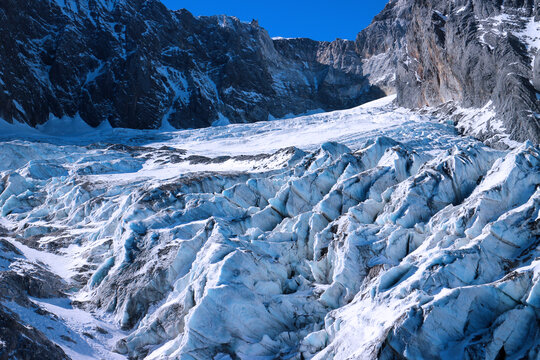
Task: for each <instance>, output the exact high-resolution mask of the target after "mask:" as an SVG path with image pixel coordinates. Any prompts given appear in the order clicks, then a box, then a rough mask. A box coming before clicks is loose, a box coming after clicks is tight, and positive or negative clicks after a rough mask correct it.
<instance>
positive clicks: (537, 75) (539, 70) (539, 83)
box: [533, 50, 540, 93]
mask: <svg viewBox="0 0 540 360" xmlns="http://www.w3.org/2000/svg"><path fill="white" fill-rule="evenodd" d="M533 85H534V88H535V89H536V92H537V93H540V50H539V51H538V53H537V54H536V56H535V58H534V65H533Z"/></svg>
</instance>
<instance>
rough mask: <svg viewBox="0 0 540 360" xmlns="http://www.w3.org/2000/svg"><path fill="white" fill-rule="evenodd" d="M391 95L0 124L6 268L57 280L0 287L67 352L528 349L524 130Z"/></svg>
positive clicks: (530, 185) (532, 232)
mask: <svg viewBox="0 0 540 360" xmlns="http://www.w3.org/2000/svg"><path fill="white" fill-rule="evenodd" d="M394 99H395V97H388V98H385V99H381V100H377V101H375V102H372V103H369V104H365V105H363V106H360V107H357V108H354V109H349V110H343V111H335V112H330V113H320V114H312V115H307V116H301V117H297V118H293V119H282V120H279V121H269V122H260V123H254V124H222V126H219V127H217V126H216V127H210V128H205V129H192V130H181V131H178V130H172V129H171V128H170V127H164V128H162V129H160V130H151V131H150V130H147V131H139V130H128V129H113V128H111V127H110V126H107V125H106V124H104V125H103V126H101V127H100V128H98V129H89V128H84V127H83V129H82V130H79V129H78V125H77V121H79V120H80V119H51V121H50V122H49V123H47V124H45V125H44V126H42V127H39V128H38V129H28V128H26V127H24V126H23V125H20V124H14V125H7V124H3V125H1V126H3V130H4V129H5V131H2V134H1V135H0V138H1V139H3V140H2V143H1V145H2V146H0V179H2V180H1V181H0V210H1V211H2V214H3V216H2V217H0V226H1V227H2V228H5V231H3V232H2V233H1V235H0V238H1V239H3V240H6V241H8V242H9V243H10V244H11V245H13V246H15V247H16V248H17V249H19V251H20V252H21V254H22V255H20V256H11V257H9V256H6V257H5V259H4V260H3V261H2V270H3V271H11V270H13V271H15V270H17V271H19V272H22V274H24V272H25V271H27V269H26V267H25V266H22V265H20V264H27V265H28V264H42V265H41V266H42V268H45V269H47V270H49V271H51V272H52V273H54V274H57V275H58V276H60V278H61V279H62V280H63V281H64V282H65V283H66V284H67V285H68V289H69V291H68V297H67V298H63V299H45V298H36V297H29V300H30V302H31V304H33V305H32V306H25V305H21V304H19V303H14V302H6V301H4V300H3V299H2V298H0V301H2V302H3V303H4V305H6V306H7V307H8V308H10V309H12V310H13V311H15V312H16V313H17V314H19V315H20V316H21V319H22V320H23V321H24V322H25V323H27V324H31V325H32V326H34V327H36V328H38V329H39V330H41V331H42V332H44V333H45V334H46V335H47V337H49V338H50V339H52V340H53V341H54V342H56V343H58V344H59V345H60V346H61V347H62V348H63V349H64V350H65V351H66V353H67V354H68V355H69V356H72V357H73V358H75V359H90V358H107V359H114V358H118V359H120V358H129V357H132V358H133V357H139V358H147V359H170V358H186V359H188V358H198V359H215V358H217V359H227V358H240V359H266V358H268V359H271V358H301V357H303V358H306V359H312V358H313V359H329V358H331V359H336V360H337V359H348V358H360V359H367V358H374V357H377V356H379V355H380V358H392V357H393V356H396V353H397V354H399V355H400V356H403V357H409V358H437V357H440V358H444V359H451V358H463V357H464V356H465V355H464V354H465V352H470V353H472V354H475V355H477V354H485V355H486V357H489V358H495V357H496V356H497V354H498V353H499V351H500V349H501V348H503V347H504V349H505V350H504V351H506V353H507V354H508V356H509V357H512V358H523V356H525V354H526V353H528V354H530V355H531V357H532V358H534V356H536V355H537V350H535V348H534V346H535V344H537V343H538V335H537V334H538V333H539V332H538V331H539V329H538V325H537V321H536V320H537V315H536V313H537V306H538V304H539V303H540V290H539V289H540V287H539V286H538V280H539V279H540V276H539V274H540V270H539V269H540V267H539V265H538V262H537V261H536V260H535V259H536V258H537V257H538V248H537V245H538V236H539V235H540V234H539V233H538V219H539V216H540V215H539V210H540V190H539V189H538V184H540V149H539V148H538V146H534V145H532V144H530V143H525V144H516V146H514V147H513V148H512V149H511V150H507V151H497V150H494V149H491V148H489V147H487V146H486V145H484V144H482V143H481V142H479V141H477V140H475V139H473V138H469V137H464V136H459V135H458V134H457V132H456V129H455V128H454V127H453V126H452V125H450V124H448V123H446V122H440V121H439V119H438V118H435V117H431V116H429V115H421V114H419V113H417V112H414V111H410V110H405V109H401V108H397V107H396V106H395V103H394ZM460 111H463V112H464V114H465V123H464V124H467V126H469V125H470V126H477V131H478V132H480V131H484V130H485V129H486V128H488V127H490V126H491V127H500V124H499V123H498V122H497V119H494V118H493V113H492V112H491V105H490V104H487V105H486V107H485V108H484V109H481V110H480V114H481V116H482V119H484V120H485V121H484V120H483V121H481V122H480V123H479V124H473V123H472V122H470V124H469V123H467V122H466V121H467V115H471V116H472V115H473V114H472V111H471V110H467V109H461V110H460ZM467 111H471V113H470V114H469V113H467ZM476 115H478V114H476ZM68 127H71V128H68ZM66 128H67V129H66ZM67 130H69V131H67ZM111 144H112V145H111ZM23 260H24V261H26V263H25V262H23ZM28 268H30V267H29V266H28ZM10 269H11V270H10ZM0 295H1V293H0ZM21 303H22V302H21ZM33 306H35V307H39V308H42V309H44V310H47V311H49V312H50V313H52V314H54V315H55V316H56V318H55V317H54V316H48V315H38V314H37V313H36V312H35V311H34V310H35V308H33ZM419 324H422V326H419ZM49 327H50V328H49ZM97 327H100V328H103V329H106V330H107V334H102V333H100V332H99V331H97V330H96V329H97ZM119 329H123V330H119ZM509 329H512V331H510V330H509ZM86 332H88V333H90V334H91V335H92V336H93V337H94V338H91V337H88V336H86V335H84V333H86ZM62 336H64V337H62ZM65 336H68V337H69V338H70V339H72V340H74V342H70V341H68V340H66V338H65ZM478 336H480V339H481V341H480V340H478ZM474 339H476V340H474ZM478 344H480V345H478ZM479 346H481V349H479ZM535 351H536V352H535ZM378 354H379V355H378Z"/></svg>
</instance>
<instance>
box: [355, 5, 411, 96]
mask: <svg viewBox="0 0 540 360" xmlns="http://www.w3.org/2000/svg"><path fill="white" fill-rule="evenodd" d="M411 18H412V12H411V6H410V1H408V0H391V1H390V2H389V3H388V4H387V5H386V7H385V8H384V10H383V11H382V12H381V13H380V14H378V15H377V16H375V18H374V19H373V22H372V23H371V25H369V26H368V27H367V28H366V29H364V30H362V31H361V32H360V33H359V34H358V36H357V37H356V48H357V52H358V53H359V54H360V56H362V58H363V64H364V68H363V69H364V75H365V76H368V77H369V79H370V81H371V83H372V84H374V85H377V86H379V87H381V88H383V89H384V90H385V91H386V92H387V93H395V92H396V69H397V66H398V62H399V61H401V60H402V58H404V56H405V48H406V47H405V35H406V33H407V29H409V27H410V22H411Z"/></svg>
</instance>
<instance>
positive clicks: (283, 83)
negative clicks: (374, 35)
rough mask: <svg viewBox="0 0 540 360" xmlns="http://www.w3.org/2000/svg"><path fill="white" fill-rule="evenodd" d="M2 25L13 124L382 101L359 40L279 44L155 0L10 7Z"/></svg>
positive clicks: (246, 118) (228, 116)
mask: <svg viewBox="0 0 540 360" xmlns="http://www.w3.org/2000/svg"><path fill="white" fill-rule="evenodd" d="M0 21H2V24H3V25H2V26H1V27H0V36H1V37H2V39H4V40H3V41H2V43H1V44H0V56H1V57H2V59H9V61H2V62H1V63H0V117H1V118H4V119H5V120H7V121H8V122H12V121H19V122H25V123H28V124H30V125H32V126H35V125H38V124H42V123H44V122H46V121H47V120H49V119H51V118H62V117H72V118H81V119H82V120H84V121H85V122H86V123H88V124H90V125H92V126H97V125H99V124H101V123H102V122H104V121H108V122H109V123H110V124H111V125H112V126H113V127H128V128H140V129H141V128H145V129H146V128H159V127H160V126H162V125H163V124H164V123H166V122H168V123H170V124H171V125H173V126H175V127H178V128H197V127H205V126H209V125H211V124H212V123H214V122H217V123H227V122H228V121H230V122H235V123H243V122H253V121H261V120H268V119H271V118H282V117H285V116H287V115H289V114H300V113H304V112H307V111H313V110H321V109H322V110H334V109H343V108H348V107H352V106H356V105H358V104H360V103H363V102H366V101H369V100H373V99H375V98H378V97H380V96H381V95H384V93H383V91H382V90H381V89H379V88H378V87H377V86H374V85H371V84H370V82H369V80H368V79H367V77H366V76H364V75H363V72H362V61H361V58H360V57H359V56H358V54H357V53H356V52H355V45H354V42H351V41H345V40H336V41H334V42H332V43H329V42H318V41H313V40H309V39H290V40H289V39H276V40H272V39H271V38H270V37H269V36H268V33H267V32H266V31H265V30H264V29H262V28H261V27H260V26H259V25H258V24H257V22H256V21H253V22H252V23H250V24H247V23H242V22H240V21H239V20H238V19H236V18H233V17H227V16H212V17H199V18H196V17H194V16H193V15H191V14H190V13H189V12H188V11H186V10H180V11H170V10H168V9H167V8H166V7H165V6H164V5H163V4H161V3H160V2H159V1H155V0H150V1H142V0H137V1H124V0H65V1H64V0H47V1H42V0H32V1H25V2H21V1H16V0H7V1H3V2H2V3H1V4H0Z"/></svg>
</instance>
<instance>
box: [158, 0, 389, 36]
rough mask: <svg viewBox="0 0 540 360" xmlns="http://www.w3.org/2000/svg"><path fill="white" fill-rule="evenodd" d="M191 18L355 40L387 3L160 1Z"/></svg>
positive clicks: (362, 0)
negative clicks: (235, 21) (213, 17)
mask: <svg viewBox="0 0 540 360" xmlns="http://www.w3.org/2000/svg"><path fill="white" fill-rule="evenodd" d="M162 2H163V3H164V4H165V5H166V6H168V7H169V8H171V9H173V10H177V9H181V8H185V9H188V10H189V11H190V12H191V13H193V15H222V14H226V15H232V16H236V17H237V18H239V19H240V20H243V21H251V20H252V19H257V20H259V24H260V25H261V26H262V27H264V28H265V29H266V30H268V32H269V33H270V36H282V37H309V38H312V39H315V40H329V41H330V40H334V39H336V38H341V39H355V38H356V34H357V33H358V32H359V31H360V30H362V29H363V28H365V27H366V26H368V25H369V23H370V22H371V20H372V19H373V16H375V15H376V14H378V13H379V12H380V11H381V10H382V9H383V8H384V6H385V5H386V3H387V2H388V0H371V1H365V0H311V1H306V0H272V1H258V0H251V1H248V0H162Z"/></svg>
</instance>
